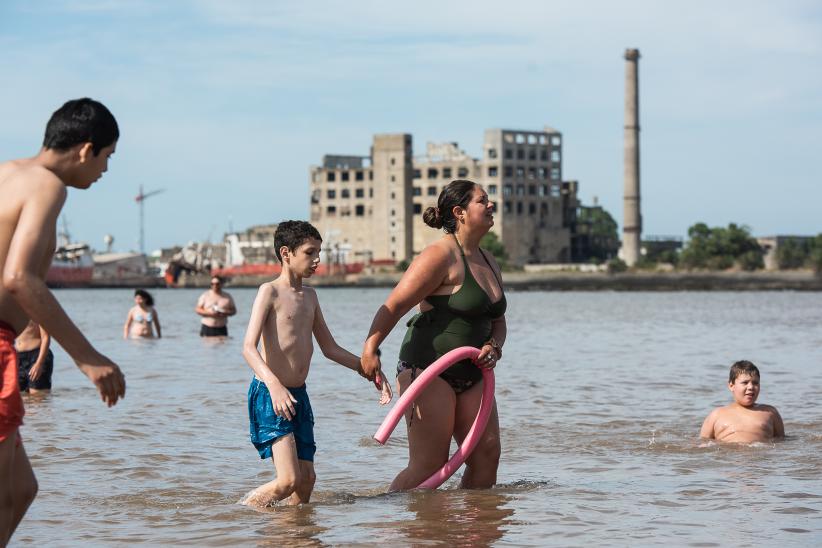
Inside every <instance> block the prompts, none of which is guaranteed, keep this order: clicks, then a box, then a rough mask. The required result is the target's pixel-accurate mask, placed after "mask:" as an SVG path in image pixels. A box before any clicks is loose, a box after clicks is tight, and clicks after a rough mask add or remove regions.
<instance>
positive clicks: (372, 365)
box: [360, 348, 382, 381]
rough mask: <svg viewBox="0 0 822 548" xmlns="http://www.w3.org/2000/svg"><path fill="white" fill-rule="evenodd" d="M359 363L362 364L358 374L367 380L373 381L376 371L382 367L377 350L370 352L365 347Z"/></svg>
mask: <svg viewBox="0 0 822 548" xmlns="http://www.w3.org/2000/svg"><path fill="white" fill-rule="evenodd" d="M360 363H361V364H362V373H360V374H361V375H362V376H363V377H365V378H366V379H368V380H369V381H373V380H374V379H375V378H376V375H377V373H378V372H379V371H380V369H382V363H381V362H380V355H379V350H378V351H376V352H372V351H370V350H368V349H367V348H363V351H362V358H360Z"/></svg>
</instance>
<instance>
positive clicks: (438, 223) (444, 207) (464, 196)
mask: <svg viewBox="0 0 822 548" xmlns="http://www.w3.org/2000/svg"><path fill="white" fill-rule="evenodd" d="M476 186H477V183H475V182H474V181H469V180H467V179H455V180H453V181H451V182H450V183H448V184H447V185H445V187H443V189H442V192H440V197H439V198H438V199H437V207H429V208H427V209H426V210H425V212H424V213H423V214H422V220H423V222H425V224H427V225H428V226H430V227H433V228H442V229H445V232H446V233H448V234H453V233H455V232H456V231H457V219H456V217H454V207H455V206H460V207H461V208H463V209H465V208H466V207H468V204H470V203H471V195H472V194H473V192H474V188H475V187H476Z"/></svg>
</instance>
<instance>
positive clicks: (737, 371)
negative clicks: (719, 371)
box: [728, 360, 761, 384]
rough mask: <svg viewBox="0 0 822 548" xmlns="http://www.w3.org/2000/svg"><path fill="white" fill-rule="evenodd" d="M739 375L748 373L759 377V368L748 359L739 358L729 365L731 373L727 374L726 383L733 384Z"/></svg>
mask: <svg viewBox="0 0 822 548" xmlns="http://www.w3.org/2000/svg"><path fill="white" fill-rule="evenodd" d="M739 375H750V376H751V377H756V378H757V379H758V378H760V376H761V375H760V374H759V369H757V367H756V366H755V365H754V364H752V363H751V362H749V361H748V360H739V361H738V362H736V363H735V364H733V365H732V366H731V373H730V374H729V375H728V383H730V384H733V383H734V381H735V380H736V378H737V377H738V376H739Z"/></svg>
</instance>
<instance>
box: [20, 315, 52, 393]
mask: <svg viewBox="0 0 822 548" xmlns="http://www.w3.org/2000/svg"><path fill="white" fill-rule="evenodd" d="M50 345H51V336H50V335H49V334H48V332H46V330H45V329H43V328H42V327H41V326H40V325H39V324H37V323H36V322H33V321H29V324H28V325H27V326H26V328H25V329H24V330H23V332H22V333H20V334H19V335H17V338H16V339H14V348H15V350H17V369H18V372H17V382H18V383H19V385H20V392H28V393H30V394H37V393H39V392H49V391H50V390H51V375H52V373H54V354H52V352H51V348H49V346H50Z"/></svg>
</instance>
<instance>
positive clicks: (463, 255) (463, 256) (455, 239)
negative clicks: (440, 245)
mask: <svg viewBox="0 0 822 548" xmlns="http://www.w3.org/2000/svg"><path fill="white" fill-rule="evenodd" d="M451 236H453V237H454V241H455V242H456V243H457V247H458V248H459V250H460V255H462V258H463V261H464V259H465V251H463V250H462V246H461V245H460V241H459V239H458V238H457V235H456V234H453V233H452V234H451Z"/></svg>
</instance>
